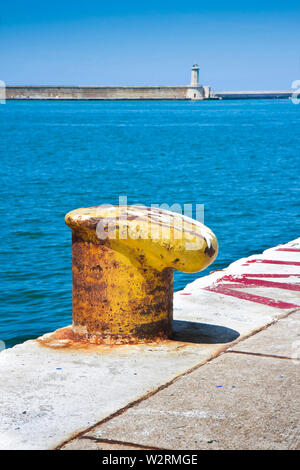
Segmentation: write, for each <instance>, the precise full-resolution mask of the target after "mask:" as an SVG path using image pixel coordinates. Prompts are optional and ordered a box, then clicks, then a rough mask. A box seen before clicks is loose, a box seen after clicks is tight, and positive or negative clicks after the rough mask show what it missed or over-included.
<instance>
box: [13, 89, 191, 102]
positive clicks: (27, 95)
mask: <svg viewBox="0 0 300 470" xmlns="http://www.w3.org/2000/svg"><path fill="white" fill-rule="evenodd" d="M188 89H189V87H187V86H177V87H173V86H155V87H154V86H153V87H150V86H149V87H96V86H95V87H75V86H69V87H68V86H53V87H52V86H27V87H26V86H16V87H14V86H8V87H7V88H6V99H37V100H43V99H45V100H55V99H59V100H61V99H64V100H74V99H75V100H76V99H77V100H78V99H80V100H186V99H189V97H187V93H188Z"/></svg>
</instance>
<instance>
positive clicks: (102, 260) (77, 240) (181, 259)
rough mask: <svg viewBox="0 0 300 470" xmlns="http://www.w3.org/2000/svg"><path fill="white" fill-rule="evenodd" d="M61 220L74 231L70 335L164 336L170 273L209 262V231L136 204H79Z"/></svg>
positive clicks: (168, 323) (212, 250)
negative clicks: (71, 333) (90, 205)
mask: <svg viewBox="0 0 300 470" xmlns="http://www.w3.org/2000/svg"><path fill="white" fill-rule="evenodd" d="M65 221H66V224H67V225H68V226H69V227H70V228H71V229H72V258H73V265H72V271H73V323H72V330H73V334H75V335H77V337H81V338H82V339H83V341H86V340H88V341H89V342H91V343H96V344H97V343H98V344H101V343H105V344H123V343H138V342H149V341H157V340H161V339H167V338H170V337H171V335H172V317H173V271H174V269H178V270H180V271H184V272H197V271H200V270H202V269H204V268H206V267H207V266H208V265H209V264H211V263H212V261H213V260H214V259H215V257H216V255H217V251H218V244H217V239H216V237H215V235H214V234H213V232H212V231H211V230H210V229H208V228H207V227H206V226H205V225H203V224H201V223H200V222H198V221H196V220H193V219H190V218H188V217H185V216H182V215H180V214H177V213H173V212H170V211H166V210H160V209H152V208H147V207H138V206H99V207H90V208H82V209H77V210H75V211H72V212H69V213H68V214H67V215H66V217H65Z"/></svg>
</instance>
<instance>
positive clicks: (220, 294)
mask: <svg viewBox="0 0 300 470" xmlns="http://www.w3.org/2000/svg"><path fill="white" fill-rule="evenodd" d="M174 305H175V318H176V317H178V318H179V316H180V311H183V310H184V311H185V312H186V311H189V312H190V318H191V319H192V318H194V319H195V321H196V320H197V321H199V320H201V321H203V322H208V321H211V320H212V319H213V321H214V322H216V323H218V322H219V323H221V324H224V325H225V324H226V325H228V319H229V318H231V319H232V320H233V321H230V323H231V324H232V326H235V327H236V328H237V329H238V330H239V331H241V330H243V329H244V327H245V329H246V328H249V327H250V328H251V329H256V328H258V327H260V326H261V325H263V324H266V323H268V322H269V321H273V320H274V319H276V318H278V317H280V316H282V315H283V314H285V313H286V312H288V311H290V310H295V309H298V308H300V238H298V239H296V240H293V241H291V242H289V243H287V244H286V245H279V246H276V247H274V248H270V249H268V250H266V251H264V252H263V253H262V254H258V255H252V256H249V257H248V258H242V259H240V260H238V261H236V262H234V263H232V264H231V265H230V266H228V268H226V269H224V270H222V271H216V272H213V273H212V274H210V275H208V276H205V277H202V278H199V279H197V280H196V281H194V282H193V283H191V284H188V285H187V286H186V287H185V289H184V290H183V291H181V292H177V293H176V294H175V302H174ZM177 311H178V312H177ZM250 323H251V325H252V326H251V325H250Z"/></svg>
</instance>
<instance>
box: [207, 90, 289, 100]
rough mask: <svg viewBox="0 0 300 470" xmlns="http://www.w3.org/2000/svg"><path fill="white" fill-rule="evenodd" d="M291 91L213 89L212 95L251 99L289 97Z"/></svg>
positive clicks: (234, 98) (221, 97)
mask: <svg viewBox="0 0 300 470" xmlns="http://www.w3.org/2000/svg"><path fill="white" fill-rule="evenodd" d="M292 94H293V92H292V91H214V92H213V96H214V97H216V98H219V99H222V100H247V99H249V100H253V99H278V98H285V99H287V98H291V97H292Z"/></svg>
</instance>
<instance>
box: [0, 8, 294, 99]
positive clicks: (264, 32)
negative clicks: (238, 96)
mask: <svg viewBox="0 0 300 470" xmlns="http://www.w3.org/2000/svg"><path fill="white" fill-rule="evenodd" d="M299 20H300V2H299V1H289V0H287V1H283V0H281V1H278V0H274V1H264V0H262V1H260V2H258V1H255V0H254V1H251V2H250V1H249V0H247V1H244V2H243V1H242V0H240V1H231V0H228V1H227V2H225V1H224V2H220V1H218V0H216V1H214V2H209V1H205V2H201V1H200V0H198V1H193V0H188V1H185V2H184V1H180V2H178V1H176V0H173V1H169V0H167V1H163V0H161V1H157V0H153V1H149V2H143V1H130V0H128V1H125V0H122V1H119V0H113V1H108V0H106V1H101V0H98V1H96V0H95V1H93V0H92V1H91V0H86V1H80V2H76V1H72V2H71V1H68V0H66V1H64V0H60V1H58V0H52V1H51V2H50V1H44V2H42V1H41V0H39V1H35V0H28V1H25V0H23V1H18V0H16V1H11V2H8V3H7V2H5V3H2V5H1V8H0V50H1V61H0V79H1V80H4V81H5V82H6V83H7V84H8V85H16V84H19V85H22V84H32V85H37V84H41V85H47V84H49V85H55V84H61V85H68V84H73V85H118V84H119V85H142V84H145V85H151V84H156V85H173V84H174V85H175V84H181V85H184V84H186V83H188V82H189V79H190V68H191V66H192V64H193V63H195V62H196V63H198V64H199V66H200V81H201V82H202V83H203V84H209V85H211V86H212V87H213V88H214V89H219V90H220V89H223V90H226V89H227V90H230V89H236V90H237V89H240V90H243V89H244V90H245V89H290V86H291V82H292V81H293V80H296V79H300V21H299Z"/></svg>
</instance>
